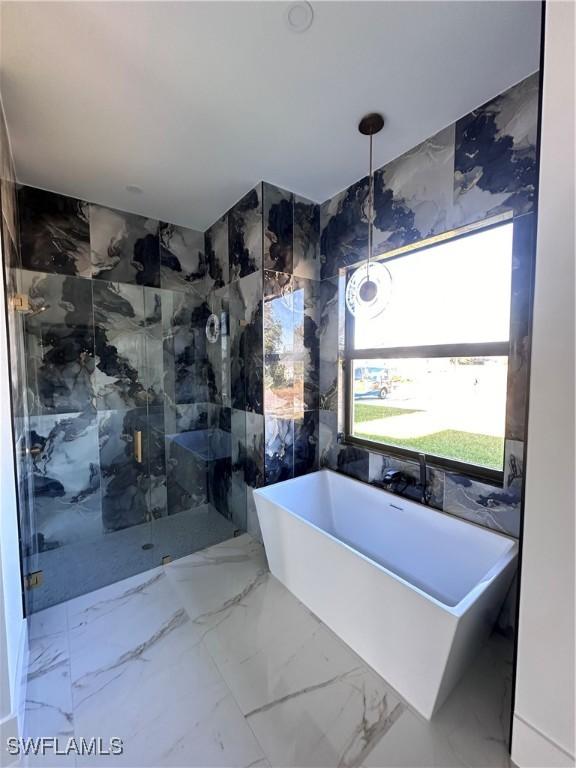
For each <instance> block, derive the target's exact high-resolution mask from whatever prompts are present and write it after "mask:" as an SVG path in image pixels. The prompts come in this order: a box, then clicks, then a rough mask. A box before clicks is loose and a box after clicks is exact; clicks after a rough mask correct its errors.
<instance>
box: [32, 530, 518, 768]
mask: <svg viewBox="0 0 576 768" xmlns="http://www.w3.org/2000/svg"><path fill="white" fill-rule="evenodd" d="M30 638H31V640H30V667H29V683H28V696H27V698H28V701H27V718H26V722H27V733H28V735H29V736H58V737H59V742H60V745H62V744H65V743H66V742H67V739H68V737H71V736H74V737H75V738H76V740H79V739H80V738H81V737H84V738H85V739H90V738H92V737H102V738H103V739H104V740H105V742H107V741H108V739H109V738H110V737H119V738H121V739H122V741H123V744H124V753H123V754H122V755H121V756H117V757H111V756H108V757H106V756H101V757H95V756H90V757H78V758H76V757H74V756H67V757H64V756H61V757H57V758H55V757H54V756H48V757H44V758H42V759H40V758H34V759H32V760H29V761H28V764H31V765H36V764H42V765H48V766H51V765H53V766H59V765H62V764H65V765H71V766H76V765H78V766H80V765H84V764H86V763H90V764H92V763H94V764H96V763H97V764H101V765H106V766H109V767H110V768H114V766H129V767H130V768H144V767H145V766H195V767H198V768H207V767H208V766H215V767H219V768H231V767H232V766H238V767H239V768H240V767H244V768H248V767H249V766H262V767H263V768H264V767H265V766H268V768H270V767H273V768H279V767H280V766H285V767H288V766H303V767H306V768H311V767H312V766H322V767H324V766H325V767H326V768H336V766H363V767H364V768H374V767H377V766H380V767H381V768H383V767H384V766H413V767H416V766H422V767H424V766H426V767H427V768H432V767H433V766H435V767H438V768H440V767H441V768H448V767H449V766H482V767H483V768H487V767H488V766H490V767H491V766H508V765H509V760H508V755H507V749H506V745H505V741H506V738H507V711H508V708H509V693H510V681H511V661H510V658H511V648H510V643H509V642H508V641H506V640H505V639H504V638H502V637H500V636H497V635H495V636H493V637H492V638H491V640H490V642H489V643H488V645H487V646H486V647H485V649H484V651H483V652H482V654H481V656H480V657H479V658H478V660H477V662H476V663H475V665H474V666H473V667H472V668H471V669H470V671H469V673H468V675H467V676H466V677H465V679H464V680H463V681H462V682H461V683H460V685H459V687H458V688H457V690H456V691H455V692H454V693H453V695H452V696H451V698H450V699H449V700H448V702H447V703H446V705H445V706H444V707H443V709H442V710H441V711H440V712H439V713H438V715H437V716H436V717H435V718H434V720H433V721H432V722H431V723H428V722H426V721H425V720H424V719H423V718H421V717H420V716H419V715H418V714H416V713H415V712H414V711H413V710H411V709H410V707H409V706H407V705H406V703H405V702H404V701H403V700H402V699H401V698H400V696H399V695H398V694H397V693H396V692H395V691H394V690H393V689H392V688H390V687H389V686H388V685H387V684H386V683H385V682H384V681H383V680H382V679H381V678H380V677H379V676H378V675H377V674H376V673H375V672H373V671H372V670H371V669H370V668H369V667H368V666H367V665H366V664H364V663H363V662H362V660H361V659H360V658H359V657H358V656H356V654H355V653H354V652H353V651H351V650H350V649H349V648H348V647H347V646H346V645H344V643H342V642H341V641H340V640H339V639H338V638H337V637H336V636H335V635H334V634H333V633H332V632H331V631H330V630H329V629H328V628H327V627H326V626H324V625H323V624H322V623H321V622H320V621H319V620H318V619H317V618H316V617H315V616H314V615H313V614H311V613H310V611H308V609H307V608H305V607H304V606H303V605H302V604H301V603H300V602H298V600H296V598H295V597H293V596H292V595H291V594H290V593H289V592H288V591H287V590H286V589H285V588H284V587H283V586H282V585H281V584H279V582H277V581H276V580H275V579H274V578H273V577H272V576H271V575H270V573H269V572H268V570H267V566H266V560H265V556H264V552H263V549H262V547H261V545H260V544H259V543H258V542H257V541H255V540H253V539H251V538H250V537H249V536H248V535H244V536H240V537H238V538H235V539H231V540H229V541H226V542H224V543H223V544H218V545H216V546H213V547H210V548H209V549H206V550H203V551H202V552H197V553H195V554H193V555H190V556H188V557H185V558H183V559H181V560H177V561H175V562H173V563H170V564H169V565H167V566H164V567H161V568H156V569H154V570H151V571H147V572H146V573H143V574H140V575H138V576H134V577H132V578H130V579H127V580H125V581H122V582H120V583H117V584H114V585H112V586H109V587H105V588H103V589H100V590H98V591H96V592H92V593H90V594H89V595H85V596H83V597H78V598H76V599H74V600H70V601H69V602H67V603H63V604H61V605H58V606H55V607H53V608H49V609H47V610H45V611H43V612H41V613H38V614H34V615H33V616H32V619H31V622H30Z"/></svg>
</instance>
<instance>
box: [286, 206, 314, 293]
mask: <svg viewBox="0 0 576 768" xmlns="http://www.w3.org/2000/svg"><path fill="white" fill-rule="evenodd" d="M293 250H294V254H293V263H294V266H293V270H292V271H293V274H295V275H298V276H299V277H307V278H309V279H310V280H319V279H320V206H319V205H318V203H313V202H312V201H311V200H307V199H306V198H305V197H300V196H299V195H294V249H293Z"/></svg>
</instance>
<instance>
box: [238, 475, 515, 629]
mask: <svg viewBox="0 0 576 768" xmlns="http://www.w3.org/2000/svg"><path fill="white" fill-rule="evenodd" d="M323 473H325V474H332V475H337V476H338V477H342V478H345V479H346V480H347V481H350V482H352V483H358V484H359V485H362V486H368V487H372V488H373V489H374V490H376V491H380V492H382V493H384V494H386V495H387V496H390V497H392V498H397V496H396V495H395V494H393V493H390V492H389V491H386V490H384V488H380V487H379V486H377V485H373V484H371V483H364V482H362V481H361V480H358V479H356V478H355V477H349V476H348V475H344V474H342V473H341V472H335V471H334V470H332V469H328V468H322V469H319V470H316V471H315V472H309V473H308V474H306V475H300V476H299V477H292V478H290V479H288V480H283V481H281V482H280V483H274V484H273V485H269V486H265V487H262V488H253V489H252V492H253V494H254V495H255V496H256V495H258V496H260V497H262V498H263V499H265V500H266V501H268V502H269V503H270V504H274V505H276V506H277V507H279V508H280V509H281V510H283V511H284V512H286V513H287V514H289V515H291V516H292V517H295V518H296V519H297V520H300V521H301V522H302V523H305V524H306V525H308V526H309V527H310V528H312V529H313V530H315V531H317V532H318V533H320V534H322V535H324V536H327V537H328V538H330V539H331V540H332V541H334V542H336V543H337V544H339V545H340V546H341V547H344V548H345V549H347V550H348V551H349V552H351V553H353V554H354V555H355V556H356V557H360V558H362V559H363V560H364V561H365V562H367V563H368V564H370V565H371V566H373V567H374V568H376V569H378V570H380V571H382V572H383V573H385V574H386V575H387V576H390V577H391V578H393V579H394V580H395V581H398V582H400V583H401V584H403V585H404V586H406V587H408V588H409V589H411V590H412V591H413V592H416V593H417V594H418V595H420V596H421V597H423V598H425V599H426V600H428V601H430V602H432V603H434V604H435V605H437V606H438V607H439V608H441V609H442V610H443V611H445V612H447V613H449V614H451V615H452V616H453V617H454V618H455V619H459V618H460V617H462V616H463V615H464V614H465V613H466V611H467V610H468V609H469V608H470V607H471V606H472V605H473V604H474V603H475V602H476V601H477V600H478V598H479V597H480V595H482V593H483V592H485V591H486V590H487V589H488V587H489V586H490V585H491V584H492V583H493V582H494V580H495V579H496V578H497V577H498V576H499V575H500V574H501V573H503V572H504V571H505V570H506V568H508V567H509V566H510V564H511V563H513V562H514V560H517V558H518V551H519V546H518V541H517V540H516V539H515V538H514V537H513V536H508V535H506V534H505V533H500V532H499V531H494V530H492V529H491V528H486V527H485V526H481V525H478V524H477V523H472V522H470V521H469V520H464V519H462V518H459V517H457V516H456V515H451V514H450V513H448V512H443V511H442V510H439V509H435V508H434V507H428V509H429V510H430V511H431V512H433V513H437V514H439V515H443V516H444V517H447V518H449V519H450V520H451V522H453V523H454V524H455V525H472V526H474V527H475V528H479V529H481V530H483V531H484V532H485V533H486V534H487V535H492V536H498V537H500V538H503V539H506V541H508V542H510V544H511V545H512V546H511V547H510V549H509V550H507V551H506V552H504V553H503V554H502V555H501V556H500V557H499V558H498V560H497V561H496V562H495V563H494V565H493V566H492V567H491V568H490V569H489V570H488V571H486V573H485V574H484V576H483V577H482V578H481V579H480V580H479V581H478V582H477V583H476V584H475V585H474V586H473V587H472V589H471V590H470V591H469V592H467V593H466V594H465V595H464V597H463V598H462V599H461V600H460V601H459V602H458V603H456V605H447V604H446V603H443V602H442V601H441V600H439V599H438V598H436V597H434V596H433V595H430V594H428V592H425V591H424V590H423V589H420V587H417V586H415V585H414V584H412V583H411V582H409V581H407V580H406V579H404V578H403V577H402V576H399V575H398V574H396V573H394V571H391V570H390V569H389V568H386V566H384V565H381V564H380V563H378V562H376V560H373V559H372V558H371V557H369V556H368V555H365V554H364V553H363V552H360V550H358V549H355V548H354V547H353V546H351V545H350V544H347V543H346V542H345V541H342V539H339V538H338V537H337V536H334V535H333V534H332V533H329V532H328V531H326V530H324V528H320V526H318V525H316V524H315V523H312V522H311V521H310V520H308V519H307V518H305V517H303V516H302V515H299V514H298V513H297V512H294V511H293V510H291V509H289V508H288V507H286V506H285V505H284V504H281V503H279V502H278V501H275V500H273V499H271V498H269V497H268V495H267V492H268V491H271V490H272V489H273V488H277V487H278V486H279V485H283V484H284V483H293V482H296V481H297V480H303V479H304V478H306V477H311V476H312V475H318V474H323ZM400 498H401V499H402V502H406V503H407V504H409V505H413V504H416V505H417V506H418V507H420V506H424V505H421V504H418V502H415V501H412V499H404V497H400ZM257 513H258V516H260V511H259V510H258V508H257Z"/></svg>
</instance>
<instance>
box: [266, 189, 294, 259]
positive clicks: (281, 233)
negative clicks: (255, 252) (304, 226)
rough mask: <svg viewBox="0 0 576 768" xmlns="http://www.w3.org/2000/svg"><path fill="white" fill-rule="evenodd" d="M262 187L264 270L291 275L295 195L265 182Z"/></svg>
mask: <svg viewBox="0 0 576 768" xmlns="http://www.w3.org/2000/svg"><path fill="white" fill-rule="evenodd" d="M262 187H263V192H262V197H263V205H262V208H263V215H264V269H271V270H275V271H277V272H285V273H287V274H292V270H293V241H294V195H293V194H292V193H291V192H287V191H286V190H284V189H279V188H278V187H275V186H274V185H273V184H269V183H268V182H264V183H263V185H262Z"/></svg>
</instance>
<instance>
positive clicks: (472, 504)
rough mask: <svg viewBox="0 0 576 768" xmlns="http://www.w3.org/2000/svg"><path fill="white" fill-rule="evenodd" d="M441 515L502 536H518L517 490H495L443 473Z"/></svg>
mask: <svg viewBox="0 0 576 768" xmlns="http://www.w3.org/2000/svg"><path fill="white" fill-rule="evenodd" d="M444 512H449V513H450V514H451V515H456V516H457V517H461V518H463V519H464V520H470V521H471V522H473V523H478V524H479V525H484V526H486V528H492V529H493V530H495V531H500V532H501V533H507V534H509V535H511V536H516V537H517V536H518V535H519V533H520V487H519V485H514V483H513V482H511V484H510V485H509V486H508V487H505V488H498V487H496V486H493V485H489V484H488V483H482V482H480V481H477V480H472V479H471V478H469V477H466V476H464V475H459V474H455V473H451V472H446V475H445V483H444Z"/></svg>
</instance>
